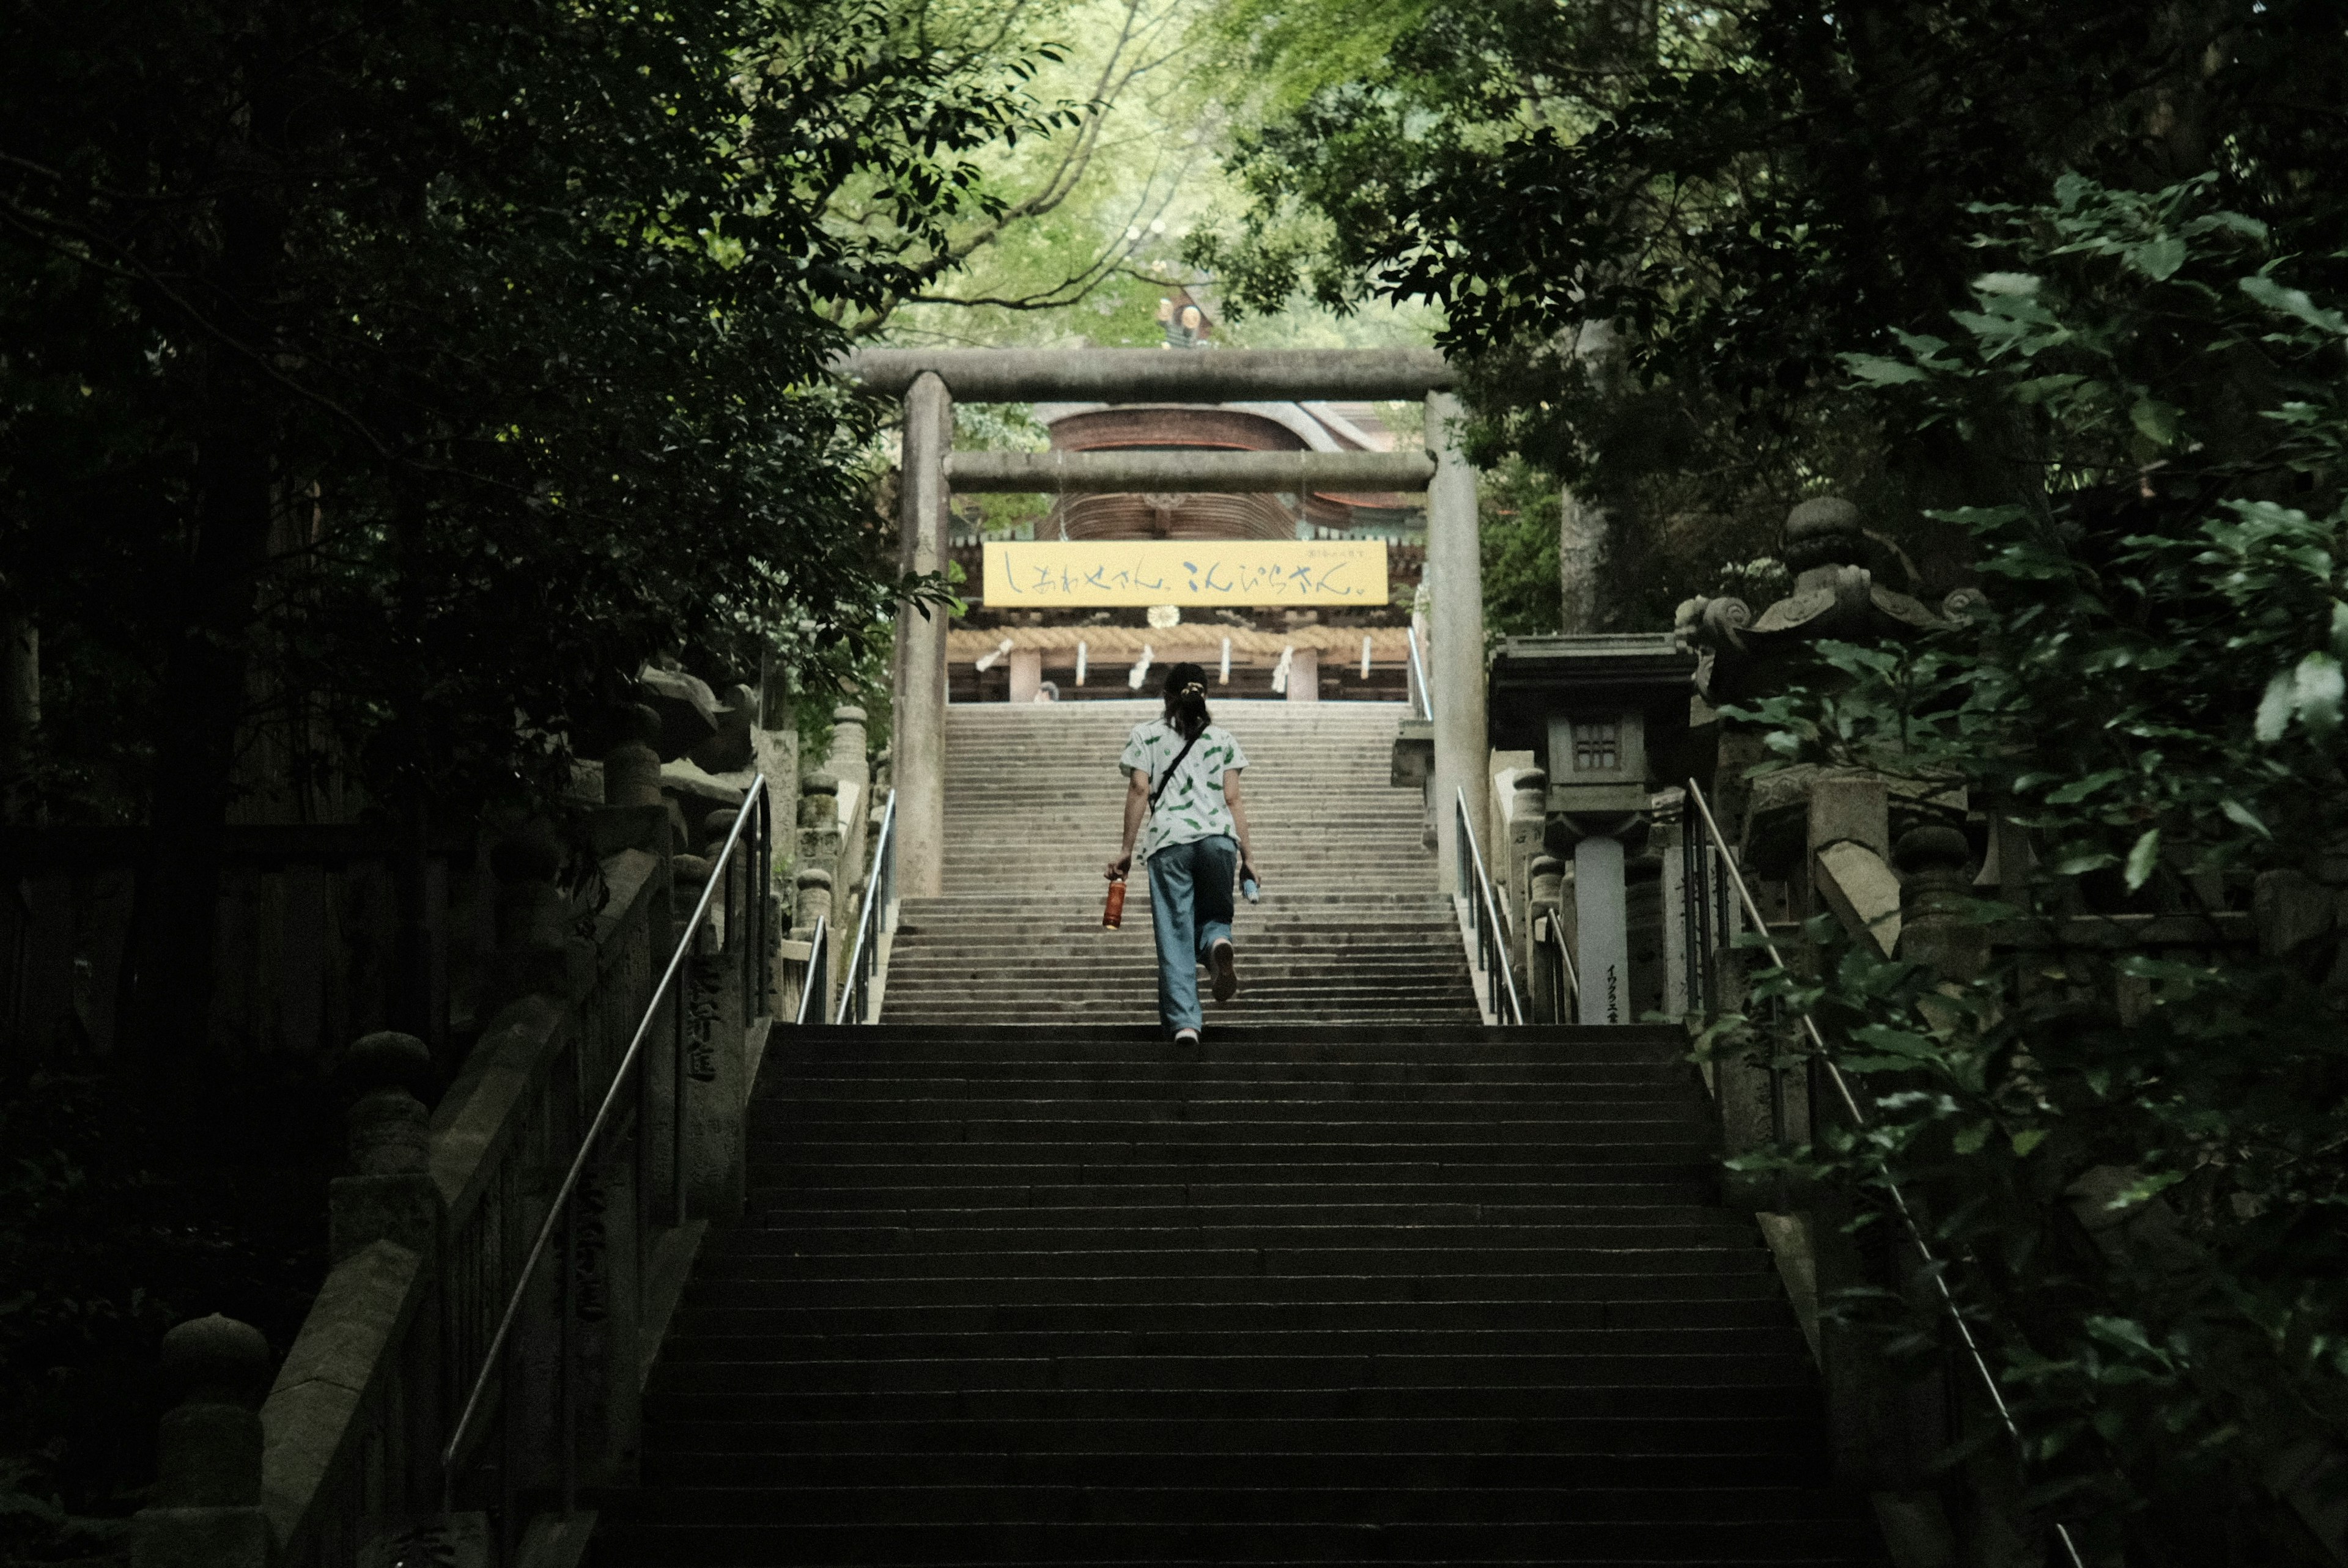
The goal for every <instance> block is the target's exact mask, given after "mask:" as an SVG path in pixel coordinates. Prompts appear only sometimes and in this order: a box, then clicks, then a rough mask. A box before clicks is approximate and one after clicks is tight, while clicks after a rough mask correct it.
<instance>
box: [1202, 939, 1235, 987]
mask: <svg viewBox="0 0 2348 1568" xmlns="http://www.w3.org/2000/svg"><path fill="white" fill-rule="evenodd" d="M1207 962H1208V963H1209V964H1210V965H1212V966H1213V968H1214V971H1215V999H1216V1000H1217V1001H1219V1002H1227V1001H1229V1000H1231V996H1232V994H1233V993H1234V992H1236V991H1237V990H1238V989H1240V976H1239V971H1238V970H1237V969H1235V968H1232V967H1231V944H1230V943H1229V942H1217V943H1216V944H1215V948H1214V951H1212V952H1211V953H1209V954H1208V955H1207Z"/></svg>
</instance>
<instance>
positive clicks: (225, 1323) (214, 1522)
mask: <svg viewBox="0 0 2348 1568" xmlns="http://www.w3.org/2000/svg"><path fill="white" fill-rule="evenodd" d="M162 1360H163V1375H164V1377H165V1378H167V1379H168V1380H169V1381H170V1383H171V1384H172V1385H173V1386H174V1387H175V1388H176V1389H177V1390H178V1392H179V1396H180V1402H179V1403H178V1404H177V1405H176V1406H174V1407H173V1408H172V1409H170V1411H169V1412H167V1413H166V1414H165V1415H164V1417H163V1420H162V1430H161V1441H160V1453H159V1455H158V1459H159V1463H158V1464H157V1467H156V1476H155V1488H154V1491H152V1492H150V1493H149V1498H150V1500H151V1501H149V1503H148V1505H147V1506H146V1507H145V1508H142V1509H140V1510H139V1512H138V1514H137V1516H136V1517H134V1518H133V1519H132V1520H131V1522H130V1561H131V1563H132V1565H133V1568H269V1564H270V1562H271V1560H272V1558H273V1556H274V1555H275V1551H276V1542H275V1541H274V1540H273V1538H272V1535H271V1532H270V1528H269V1516H268V1515H267V1514H266V1513H264V1512H262V1508H261V1413H260V1408H259V1407H260V1404H261V1396H262V1393H263V1390H264V1389H265V1388H266V1387H267V1383H268V1378H269V1346H268V1344H267V1342H266V1341H264V1340H263V1338H262V1337H261V1331H260V1330H259V1329H257V1328H254V1327H252V1326H251V1325H249V1324H244V1323H239V1322H237V1321H236V1320H235V1319H234V1318H232V1317H220V1316H218V1315H214V1316H212V1317H199V1318H196V1319H193V1320H192V1321H190V1322H187V1323H182V1324H180V1326H179V1327H176V1328H173V1329H172V1330H171V1331H170V1333H168V1334H166V1335H164V1336H163V1358H162Z"/></svg>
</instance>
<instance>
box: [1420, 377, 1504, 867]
mask: <svg viewBox="0 0 2348 1568" xmlns="http://www.w3.org/2000/svg"><path fill="white" fill-rule="evenodd" d="M1461 418H1462V415H1461V413H1460V409H1459V400H1458V399H1457V398H1456V397H1453V396H1452V395H1450V394H1448V393H1443V392H1430V393H1428V394H1427V395H1426V443H1427V447H1428V449H1429V450H1430V451H1432V452H1433V453H1434V454H1435V477H1434V479H1433V480H1432V481H1430V482H1429V484H1428V485H1427V487H1426V571H1427V576H1428V577H1429V578H1431V579H1433V584H1434V591H1433V593H1432V594H1431V595H1430V596H1429V597H1431V598H1432V599H1433V600H1434V601H1435V602H1434V605H1433V611H1434V613H1433V614H1432V615H1431V616H1430V617H1429V627H1428V630H1429V632H1430V633H1431V640H1432V641H1433V643H1434V647H1433V649H1432V650H1431V652H1432V655H1433V668H1431V669H1429V670H1428V671H1427V672H1426V678H1427V685H1428V688H1429V692H1428V695H1429V697H1430V699H1431V701H1432V703H1433V707H1434V717H1435V791H1434V796H1435V798H1434V800H1433V802H1432V803H1431V804H1432V805H1433V808H1434V815H1435V831H1436V843H1437V851H1436V853H1437V863H1438V865H1439V866H1440V870H1439V872H1438V874H1437V875H1438V877H1439V879H1440V885H1441V886H1444V887H1447V888H1448V887H1450V886H1453V878H1454V876H1456V875H1457V872H1456V870H1455V869H1454V868H1455V867H1456V866H1457V865H1458V855H1459V847H1458V842H1457V840H1458V833H1457V825H1456V824H1457V804H1456V803H1457V799H1458V796H1459V794H1460V793H1461V792H1462V791H1464V792H1465V793H1466V794H1467V797H1468V824H1469V825H1470V827H1471V828H1472V829H1473V830H1474V832H1475V835H1476V841H1477V843H1478V845H1483V846H1485V848H1486V851H1487V853H1488V852H1489V848H1490V845H1491V843H1492V835H1491V833H1490V832H1489V830H1488V817H1489V815H1490V813H1489V811H1488V808H1487V806H1486V799H1487V797H1488V795H1489V794H1490V793H1491V792H1490V790H1489V789H1488V788H1487V787H1486V784H1485V777H1484V752H1485V735H1484V568H1483V560H1482V557H1481V555H1480V553H1479V550H1478V539H1477V523H1476V470H1475V469H1474V468H1472V467H1470V466H1468V460H1467V458H1466V457H1465V456H1462V454H1461V452H1460V450H1459V438H1458V429H1457V426H1458V425H1459V423H1460V421H1461Z"/></svg>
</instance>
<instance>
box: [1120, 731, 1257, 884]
mask: <svg viewBox="0 0 2348 1568" xmlns="http://www.w3.org/2000/svg"><path fill="white" fill-rule="evenodd" d="M1181 749H1182V734H1181V732H1180V731H1179V730H1177V729H1175V728H1174V726H1173V725H1171V724H1169V723H1167V722H1166V721H1165V720H1163V719H1152V720H1150V721H1149V722H1148V723H1146V724H1136V725H1134V726H1133V733H1131V734H1129V735H1128V736H1126V738H1125V752H1124V754H1123V755H1121V756H1119V757H1118V758H1117V766H1118V767H1119V768H1122V769H1123V770H1124V771H1125V774H1126V776H1127V777H1128V778H1130V777H1131V776H1133V774H1137V773H1138V774H1141V775H1142V776H1143V777H1144V778H1145V779H1147V780H1148V784H1149V787H1150V788H1152V789H1156V788H1157V787H1158V785H1159V784H1160V783H1163V782H1164V781H1165V778H1166V769H1167V767H1168V765H1169V764H1171V763H1172V762H1173V761H1174V757H1175V753H1179V751H1181ZM1247 765H1248V759H1247V753H1245V752H1243V751H1241V749H1240V743H1239V742H1238V740H1237V739H1236V738H1234V737H1233V736H1232V734H1231V732H1230V731H1229V730H1226V729H1224V728H1223V727H1222V726H1221V725H1220V724H1210V725H1208V726H1207V728H1206V732H1205V733H1203V734H1201V735H1200V737H1199V743H1198V744H1197V745H1195V746H1192V747H1191V748H1190V754H1189V756H1187V757H1184V758H1183V759H1182V765H1181V767H1179V769H1177V770H1176V771H1175V774H1174V779H1173V782H1172V783H1170V784H1167V785H1166V791H1165V793H1164V794H1160V795H1159V797H1158V809H1157V810H1155V811H1153V812H1151V813H1150V814H1149V819H1148V821H1147V822H1145V823H1143V824H1142V825H1141V842H1140V843H1139V844H1138V845H1135V846H1134V853H1135V854H1136V855H1137V856H1139V857H1140V858H1141V859H1144V860H1147V859H1148V858H1149V856H1151V855H1152V854H1154V853H1155V852H1156V851H1157V850H1159V848H1161V847H1163V846H1164V845H1169V844H1195V843H1197V842H1198V841H1199V840H1200V839H1202V838H1212V837H1214V836H1215V835H1217V834H1221V835H1224V836H1226V837H1234V838H1235V837H1237V836H1238V835H1239V825H1237V824H1236V823H1234V822H1232V821H1231V807H1230V806H1228V805H1226V804H1223V774H1226V773H1228V772H1230V771H1231V769H1233V768H1243V767H1245V766H1247Z"/></svg>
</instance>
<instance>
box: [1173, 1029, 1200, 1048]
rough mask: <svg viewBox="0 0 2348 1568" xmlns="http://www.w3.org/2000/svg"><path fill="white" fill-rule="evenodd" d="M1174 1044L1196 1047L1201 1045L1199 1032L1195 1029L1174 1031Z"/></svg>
mask: <svg viewBox="0 0 2348 1568" xmlns="http://www.w3.org/2000/svg"><path fill="white" fill-rule="evenodd" d="M1174 1043H1175V1044H1177V1045H1196V1044H1198V1043H1199V1031H1198V1030H1195V1029H1178V1030H1175V1031H1174Z"/></svg>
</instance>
